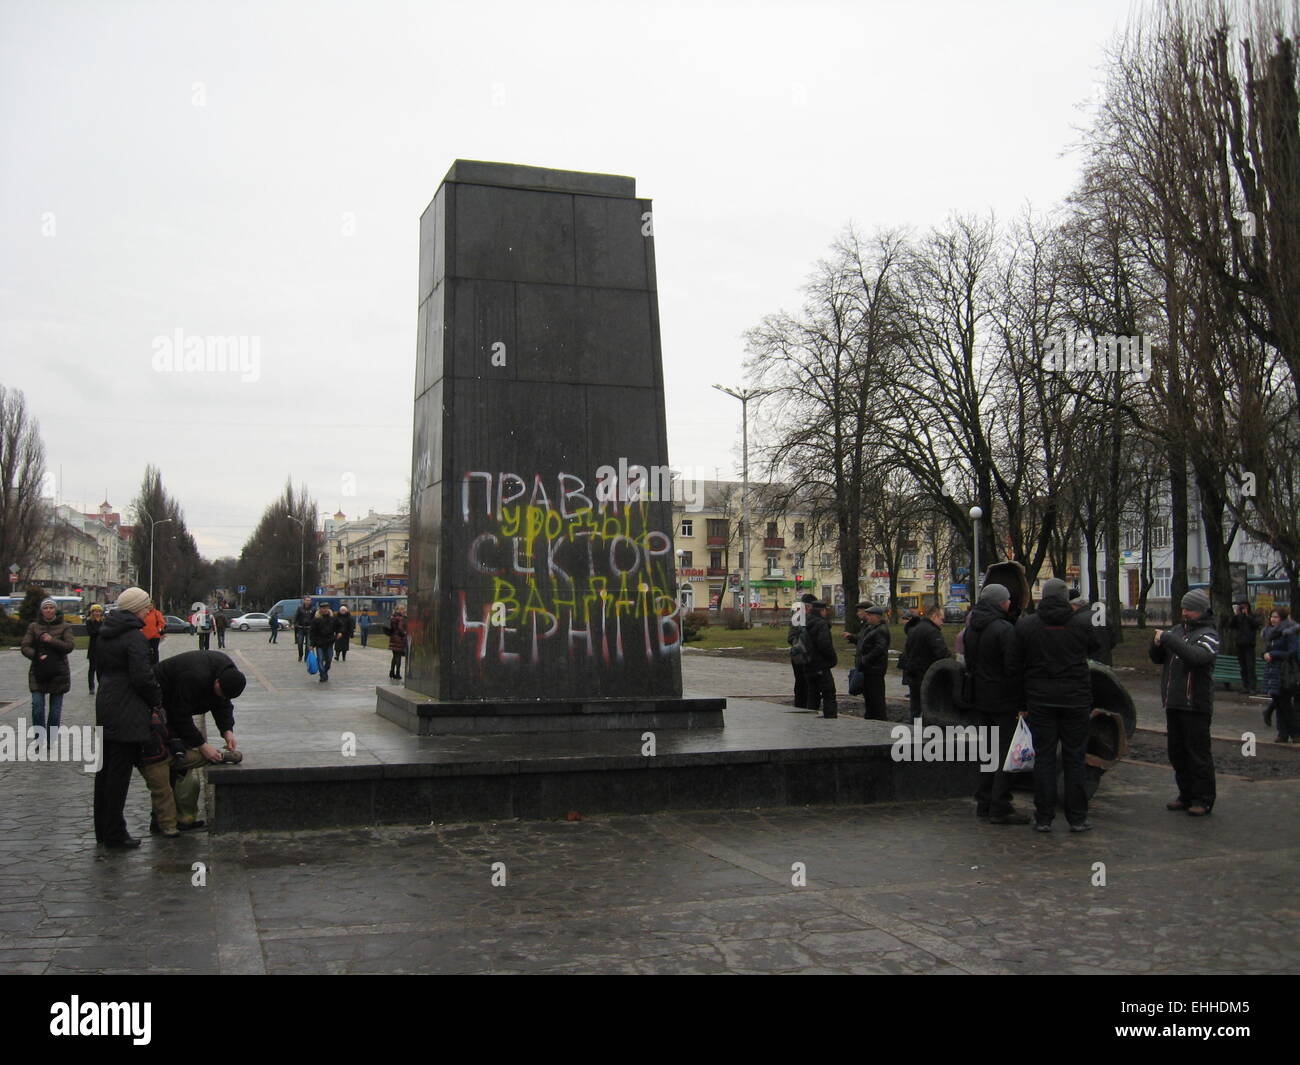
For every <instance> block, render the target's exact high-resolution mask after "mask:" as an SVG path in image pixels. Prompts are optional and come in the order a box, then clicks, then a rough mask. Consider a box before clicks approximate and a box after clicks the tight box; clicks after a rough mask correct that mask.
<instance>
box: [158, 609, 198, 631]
mask: <svg viewBox="0 0 1300 1065" xmlns="http://www.w3.org/2000/svg"><path fill="white" fill-rule="evenodd" d="M163 616H164V617H165V618H166V619H167V624H166V625H164V626H163V632H183V633H187V634H189V635H193V633H194V626H193V625H191V624H190V623H189V622H188V621H186V620H185V619H184V618H178V617H177V616H176V615H175V614H164V615H163Z"/></svg>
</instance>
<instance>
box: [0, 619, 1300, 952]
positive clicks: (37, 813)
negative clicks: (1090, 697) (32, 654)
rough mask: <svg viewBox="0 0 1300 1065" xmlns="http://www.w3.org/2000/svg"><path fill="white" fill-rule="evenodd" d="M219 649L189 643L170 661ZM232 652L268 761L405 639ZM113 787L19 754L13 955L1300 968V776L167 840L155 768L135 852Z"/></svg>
mask: <svg viewBox="0 0 1300 1065" xmlns="http://www.w3.org/2000/svg"><path fill="white" fill-rule="evenodd" d="M195 643H196V641H194V640H193V638H188V637H179V636H177V637H172V638H170V639H169V640H168V641H166V643H164V645H163V646H164V653H165V654H171V653H176V652H178V651H181V650H189V649H190V648H192V647H193V646H195ZM227 643H228V648H227V650H228V652H229V653H231V654H232V656H233V657H234V658H235V659H236V661H237V662H239V663H240V664H241V666H243V667H244V668H245V669H246V671H247V673H248V675H249V687H248V690H247V692H246V693H245V695H244V697H243V698H241V699H240V700H239V702H238V704H237V733H238V735H239V736H240V739H241V747H242V748H243V749H244V750H245V751H246V757H247V761H246V764H247V765H256V764H257V736H258V733H259V730H269V729H274V728H278V727H282V726H281V725H280V724H279V722H282V721H283V720H285V719H292V720H296V721H300V722H302V723H303V725H302V726H301V727H303V728H304V729H310V722H311V720H312V717H313V714H314V713H315V714H319V715H321V716H322V717H324V716H326V715H327V713H328V711H329V710H330V709H331V708H337V707H340V706H346V705H361V704H369V705H373V701H374V694H373V689H374V685H375V684H377V683H381V684H382V683H384V674H385V673H386V672H387V662H388V655H387V653H386V652H385V651H383V650H380V649H378V648H375V647H371V648H369V649H365V650H363V649H361V648H359V647H356V646H354V649H353V651H352V653H351V654H350V655H349V659H348V661H347V662H345V663H341V664H339V665H337V666H336V667H335V669H334V671H333V672H332V679H331V681H330V683H329V684H328V685H323V684H319V683H318V682H317V681H316V680H315V679H314V678H310V677H308V676H307V675H306V672H305V671H304V670H302V669H301V667H300V666H299V664H298V662H297V660H296V655H295V653H294V648H293V643H292V641H291V640H286V639H285V638H284V637H281V642H280V643H279V644H278V645H276V646H269V645H268V644H267V642H266V636H265V635H264V634H262V635H258V634H255V633H247V634H244V633H233V634H231V635H230V636H229V638H228V640H227ZM25 666H26V663H25V660H23V659H22V658H21V656H19V654H18V653H17V652H16V651H13V650H6V651H3V652H0V692H3V693H4V699H5V700H8V702H7V703H5V705H4V708H3V711H0V725H9V726H12V725H14V724H16V721H17V719H18V718H19V717H24V718H25V717H26V716H27V714H28V709H27V706H28V704H27V700H26V698H25V692H24V691H23V689H24V688H25V683H24V675H25V672H26V670H25ZM76 666H77V667H78V668H77V669H75V670H74V678H73V692H72V694H70V695H69V696H68V698H67V702H66V704H65V715H64V723H65V724H83V723H88V722H90V721H92V720H93V712H92V702H91V700H90V698H89V697H88V696H87V695H86V693H85V680H84V656H78V658H77V659H76ZM758 666H762V668H756V667H758ZM686 675H687V678H688V680H687V688H688V690H689V691H693V692H699V693H706V692H707V693H710V694H726V695H728V696H731V697H733V698H736V697H738V696H740V695H742V694H747V695H763V696H767V697H776V696H780V695H781V694H782V692H783V687H782V685H781V680H782V667H780V666H764V665H763V664H755V663H751V662H741V661H739V660H728V659H712V658H710V659H708V660H707V661H705V660H704V659H703V658H702V657H699V658H697V657H695V656H690V655H688V656H687V660H686ZM383 724H384V725H385V726H387V723H383ZM826 724H827V725H828V726H829V727H832V728H833V727H835V724H834V723H833V722H827V723H826ZM392 727H395V726H392ZM91 780H92V778H91V777H90V776H89V775H88V774H86V773H84V772H83V771H82V768H81V766H80V765H66V764H63V765H60V764H31V763H23V764H0V899H2V900H3V901H0V972H5V973H142V972H163V973H166V972H174V973H194V972H199V973H410V972H425V973H429V972H456V973H488V972H600V973H623V972H627V973H689V972H696V973H723V972H731V973H746V972H791V973H817V972H839V973H980V974H994V973H1012V972H1022V973H1069V972H1077V973H1187V972H1193V973H1208V974H1229V973H1281V972H1294V971H1295V970H1296V968H1297V967H1298V966H1300V937H1297V935H1296V933H1295V931H1294V930H1295V928H1296V927H1297V922H1296V918H1297V916H1300V912H1298V911H1297V909H1296V905H1295V901H1294V870H1295V868H1296V863H1297V860H1298V859H1300V828H1297V826H1296V824H1295V821H1294V818H1291V817H1289V816H1286V815H1284V814H1283V813H1282V811H1287V810H1291V809H1294V807H1295V804H1296V802H1297V799H1300V782H1297V781H1296V780H1293V779H1281V780H1269V781H1246V780H1242V779H1240V778H1237V777H1232V776H1228V775H1226V774H1221V775H1220V779H1219V803H1218V805H1217V806H1216V808H1215V812H1214V815H1213V816H1212V817H1210V818H1207V819H1204V820H1201V821H1197V820H1193V819H1191V818H1187V817H1184V816H1181V815H1174V814H1169V813H1167V812H1165V810H1164V802H1165V800H1166V799H1167V798H1169V797H1170V795H1171V794H1172V781H1171V779H1170V773H1169V772H1168V770H1167V769H1159V768H1155V767H1152V766H1148V765H1133V764H1124V765H1121V766H1119V767H1117V769H1115V770H1114V771H1112V772H1111V773H1110V774H1108V775H1107V776H1106V778H1105V780H1104V781H1103V783H1102V787H1101V790H1100V791H1099V792H1098V795H1097V797H1096V799H1095V801H1094V804H1093V809H1092V820H1093V823H1094V824H1095V826H1096V828H1095V830H1094V831H1093V832H1091V833H1089V834H1087V835H1084V836H1071V835H1069V834H1067V833H1065V832H1064V831H1062V830H1060V829H1061V827H1062V826H1061V825H1060V823H1059V822H1058V831H1057V832H1056V833H1054V834H1053V835H1051V836H1037V835H1035V834H1033V833H1032V832H1031V831H1030V830H1029V829H1028V828H1022V827H994V826H989V825H982V824H978V823H977V822H976V821H975V819H974V817H973V816H972V806H971V803H969V802H967V801H963V800H945V801H934V802H913V803H895V804H881V805H875V806H858V807H815V808H814V807H810V808H802V809H758V810H732V811H701V812H698V813H675V814H672V815H651V816H636V817H618V816H611V817H598V818H590V819H588V818H584V819H581V820H578V821H574V822H505V823H496V824H463V825H452V824H439V825H426V826H412V827H399V828H377V829H353V830H347V831H316V832H297V833H294V832H280V833H247V834H243V835H238V836H221V837H208V836H207V835H206V834H205V833H202V832H199V833H195V834H193V835H187V836H183V837H181V838H180V839H177V840H165V839H163V838H161V837H150V836H149V835H148V833H147V824H148V817H149V806H148V797H147V793H146V791H145V789H144V786H143V783H142V782H141V781H140V780H139V778H137V779H136V780H134V781H133V783H132V789H131V794H130V798H129V800H128V805H127V820H128V825H129V826H130V827H131V830H132V831H133V832H134V833H136V834H140V835H141V836H142V838H143V840H144V844H143V846H142V847H141V848H140V849H139V850H138V851H135V852H127V853H117V852H114V853H109V852H104V851H97V850H96V848H95V846H94V843H93V837H92V831H91V816H90V814H91ZM1021 801H1023V800H1021ZM494 880H495V881H496V883H494Z"/></svg>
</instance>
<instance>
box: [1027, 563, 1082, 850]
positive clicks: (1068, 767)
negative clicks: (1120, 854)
mask: <svg viewBox="0 0 1300 1065" xmlns="http://www.w3.org/2000/svg"><path fill="white" fill-rule="evenodd" d="M1066 595H1067V588H1066V584H1065V581H1062V580H1058V579H1056V578H1055V577H1053V578H1050V579H1049V580H1046V581H1044V582H1043V597H1042V599H1041V601H1040V602H1039V604H1038V609H1037V610H1035V611H1034V612H1033V613H1032V614H1026V615H1025V616H1024V617H1022V618H1021V619H1020V620H1019V621H1017V622H1016V640H1015V649H1014V653H1013V655H1012V658H1011V661H1010V663H1009V666H1008V671H1009V672H1010V673H1011V674H1012V675H1013V676H1015V675H1018V676H1020V677H1021V688H1022V691H1023V693H1024V700H1025V708H1026V710H1027V714H1026V717H1027V719H1028V721H1029V731H1030V732H1031V733H1033V737H1034V828H1035V830H1036V831H1038V832H1051V831H1052V821H1053V820H1054V819H1055V818H1056V764H1057V753H1056V751H1057V746H1058V744H1059V746H1060V749H1061V756H1060V757H1061V765H1062V768H1063V769H1064V771H1065V819H1066V820H1067V821H1068V822H1069V823H1070V831H1071V832H1087V831H1089V830H1090V829H1091V828H1092V825H1091V824H1090V823H1089V822H1088V786H1087V770H1086V768H1085V764H1084V760H1085V758H1086V757H1087V753H1088V719H1089V718H1090V717H1091V716H1092V678H1091V674H1090V672H1089V669H1088V658H1089V657H1090V656H1091V655H1092V654H1093V653H1095V652H1096V651H1097V649H1098V648H1100V646H1101V642H1100V640H1098V639H1097V634H1096V632H1095V630H1094V628H1093V625H1092V619H1091V617H1090V616H1089V613H1088V612H1087V611H1083V612H1078V611H1075V610H1072V609H1071V608H1070V602H1069V599H1067V598H1066Z"/></svg>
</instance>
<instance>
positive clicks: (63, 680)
mask: <svg viewBox="0 0 1300 1065" xmlns="http://www.w3.org/2000/svg"><path fill="white" fill-rule="evenodd" d="M47 632H48V633H49V634H50V638H49V640H48V641H43V640H42V639H41V636H42V635H43V634H44V633H47ZM75 647H76V644H74V643H73V641H72V626H70V625H69V624H68V623H67V622H66V621H64V620H63V615H62V614H56V615H55V620H54V621H45V620H43V619H41V618H37V619H36V620H35V621H33V622H32V623H31V624H30V625H28V626H27V633H26V635H24V636H23V643H22V653H23V657H25V658H30V659H31V660H32V664H31V666H30V667H29V668H28V670H27V690H28V691H33V692H43V693H44V694H46V695H63V694H64V693H66V692H68V691H70V690H71V688H72V670H71V669H70V668H69V666H68V655H70V654H72V651H73V648H75ZM40 655H45V656H47V657H46V664H47V665H51V664H52V665H53V666H57V667H58V672H57V673H56V674H55V675H54V676H53V677H51V678H50V679H48V680H37V679H36V659H37V657H38V656H40ZM49 656H53V660H52V663H51V660H50V657H49Z"/></svg>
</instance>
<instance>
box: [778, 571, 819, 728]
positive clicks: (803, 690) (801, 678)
mask: <svg viewBox="0 0 1300 1065" xmlns="http://www.w3.org/2000/svg"><path fill="white" fill-rule="evenodd" d="M799 602H801V603H802V604H803V618H804V623H803V624H802V625H794V624H792V625H791V626H790V631H789V632H787V633H786V636H785V642H786V643H788V644H791V645H793V644H794V641H795V638H796V637H797V636H798V635H799V630H800V629H807V627H808V614H809V612H810V608H811V607H812V605H813V603H815V602H817V597H816V596H815V595H810V594H809V593H807V592H805V593H804V594H803V595H801V596H800V597H799ZM790 669H791V670H792V671H793V673H794V705H795V706H796V707H797V708H798V709H800V710H807V709H808V666H807V665H806V664H803V665H801V664H800V663H798V662H795V661H793V660H792V661H791V662H790Z"/></svg>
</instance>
